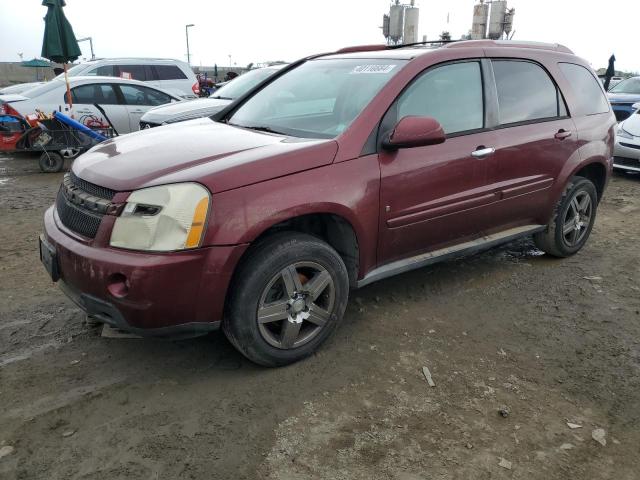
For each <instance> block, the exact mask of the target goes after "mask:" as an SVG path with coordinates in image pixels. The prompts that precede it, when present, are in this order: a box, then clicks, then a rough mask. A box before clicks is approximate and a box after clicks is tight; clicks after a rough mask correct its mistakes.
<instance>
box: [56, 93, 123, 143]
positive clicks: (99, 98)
mask: <svg viewBox="0 0 640 480" xmlns="http://www.w3.org/2000/svg"><path fill="white" fill-rule="evenodd" d="M65 98H66V92H65ZM71 98H72V99H73V112H74V116H75V119H76V120H77V121H79V122H80V123H82V124H83V125H86V126H87V127H89V128H106V127H108V126H109V121H110V122H111V123H112V124H113V127H114V128H115V129H116V131H117V132H118V133H128V132H129V131H130V130H129V113H128V112H127V108H126V107H125V106H124V105H122V104H121V103H120V101H119V98H118V94H117V91H116V90H115V88H114V86H113V85H112V84H108V83H88V84H85V85H79V86H77V87H75V88H72V89H71ZM65 102H66V100H65ZM95 104H98V105H100V106H101V107H102V109H103V110H104V112H105V113H106V115H107V117H108V120H109V121H107V119H106V118H105V117H104V115H103V114H102V112H101V111H100V110H98V109H97V108H96V107H95Z"/></svg>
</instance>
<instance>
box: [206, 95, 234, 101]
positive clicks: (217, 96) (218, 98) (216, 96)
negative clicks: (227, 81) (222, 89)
mask: <svg viewBox="0 0 640 480" xmlns="http://www.w3.org/2000/svg"><path fill="white" fill-rule="evenodd" d="M211 98H215V99H216V100H233V98H231V97H221V96H220V95H214V96H213V97H211Z"/></svg>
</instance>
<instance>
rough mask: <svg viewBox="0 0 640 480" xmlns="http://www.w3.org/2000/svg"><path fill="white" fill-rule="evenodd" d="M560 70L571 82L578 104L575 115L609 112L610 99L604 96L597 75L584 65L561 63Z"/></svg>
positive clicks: (574, 109)
mask: <svg viewBox="0 0 640 480" xmlns="http://www.w3.org/2000/svg"><path fill="white" fill-rule="evenodd" d="M558 66H559V67H560V70H561V71H562V73H563V74H564V76H565V77H566V78H567V80H568V81H569V83H570V84H571V88H572V89H573V92H574V93H575V98H576V104H575V105H574V106H573V109H572V110H573V111H572V112H571V113H572V114H573V115H595V114H598V113H607V112H609V101H608V100H607V98H606V97H605V96H604V92H603V91H602V88H600V83H599V82H598V80H596V77H594V76H593V74H592V73H591V72H590V71H589V70H588V69H587V68H585V67H583V66H582V65H576V64H575V63H559V64H558Z"/></svg>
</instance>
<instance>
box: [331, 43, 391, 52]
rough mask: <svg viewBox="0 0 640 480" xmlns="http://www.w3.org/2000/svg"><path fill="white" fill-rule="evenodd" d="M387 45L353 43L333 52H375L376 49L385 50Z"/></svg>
mask: <svg viewBox="0 0 640 480" xmlns="http://www.w3.org/2000/svg"><path fill="white" fill-rule="evenodd" d="M388 48H389V46H388V45H384V44H373V45H354V46H353V47H344V48H341V49H340V50H336V52H335V53H352V52H375V51H378V50H387V49H388Z"/></svg>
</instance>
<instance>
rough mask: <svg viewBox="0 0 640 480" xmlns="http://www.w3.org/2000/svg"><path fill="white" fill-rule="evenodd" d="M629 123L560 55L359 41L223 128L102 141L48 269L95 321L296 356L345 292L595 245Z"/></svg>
mask: <svg viewBox="0 0 640 480" xmlns="http://www.w3.org/2000/svg"><path fill="white" fill-rule="evenodd" d="M615 125H616V121H615V117H614V115H613V113H612V112H611V109H610V106H609V103H608V102H607V99H606V97H605V92H604V91H603V89H602V87H601V86H600V83H599V82H598V81H597V78H596V76H595V75H594V72H593V71H592V69H591V68H590V67H589V64H588V63H587V62H586V61H585V60H582V59H580V58H578V57H576V56H575V55H574V54H573V53H572V52H571V51H570V50H569V49H567V48H566V47H564V46H561V45H549V44H539V43H527V42H512V41H490V40H480V41H463V42H456V43H450V44H447V45H445V46H440V47H417V46H414V47H404V48H392V47H391V48H389V47H382V46H363V47H351V48H347V49H343V50H341V51H338V52H336V53H332V54H324V55H316V56H314V57H309V58H305V59H303V60H300V61H298V62H296V63H293V64H291V65H289V66H287V67H286V68H283V69H282V70H280V71H279V72H277V73H276V74H275V75H274V76H273V77H271V78H270V79H269V81H267V82H266V83H263V84H261V85H260V86H259V87H257V88H255V89H254V90H253V91H251V92H248V93H247V94H246V95H244V96H242V97H241V98H239V99H237V100H236V101H234V102H233V103H232V104H230V105H229V106H228V107H226V108H225V109H224V110H222V111H221V112H219V113H217V114H216V115H215V116H213V117H210V118H204V119H198V120H193V121H188V122H185V123H181V124H176V125H171V126H166V127H160V128H154V129H150V130H146V131H142V132H137V133H133V134H130V135H125V136H122V137H120V138H115V139H112V140H108V141H106V142H104V143H102V144H100V145H97V146H96V147H94V148H93V149H91V150H90V151H88V152H87V153H85V154H84V155H82V156H81V157H79V158H78V159H77V160H76V161H75V163H74V164H73V167H72V170H71V171H70V172H69V173H68V174H66V175H65V177H64V180H63V183H62V185H61V187H60V190H59V192H58V195H57V199H56V202H55V205H53V206H52V207H51V208H49V209H48V210H47V212H46V214H45V217H44V223H45V233H44V234H43V235H42V236H41V237H40V257H41V260H42V262H43V263H44V265H45V267H46V269H47V271H48V272H49V274H50V275H51V277H52V279H53V280H54V281H59V283H60V286H61V288H62V289H63V291H64V292H65V293H66V294H67V295H68V296H70V297H71V299H73V300H74V301H75V302H76V303H77V304H78V305H79V306H80V307H81V308H82V309H84V310H85V311H86V312H87V314H88V315H89V316H90V317H92V318H94V319H95V320H97V321H99V322H103V323H107V324H110V325H112V326H115V327H117V328H120V329H124V330H127V331H131V332H134V333H137V334H147V335H162V336H168V335H181V336H186V335H195V334H204V333H206V332H209V331H211V330H214V329H217V328H219V327H221V328H222V330H223V331H224V333H225V334H226V336H227V337H228V338H229V340H230V341H231V342H232V343H233V345H235V347H237V349H238V350H240V352H242V353H243V354H244V355H245V356H247V357H248V358H249V359H251V360H252V361H254V362H257V363H259V364H262V365H267V366H277V365H284V364H288V363H291V362H294V361H297V360H299V359H301V358H303V357H305V356H307V355H309V354H311V353H312V352H313V351H314V350H316V349H317V348H318V347H319V345H320V344H321V343H322V342H324V341H325V340H326V339H327V337H329V335H331V333H332V332H333V331H334V330H335V329H336V327H337V326H338V324H339V322H340V321H341V319H342V317H343V314H344V312H345V308H346V305H347V298H348V295H349V291H350V289H352V288H358V287H362V286H364V285H367V284H370V283H371V282H375V281H377V280H380V279H383V278H386V277H389V276H390V275H395V274H398V273H401V272H406V271H408V270H411V269H414V268H419V267H423V266H425V265H429V264H432V263H434V262H437V261H440V260H443V259H447V258H451V257H454V256H460V255H464V254H469V253H473V252H477V251H479V250H482V249H486V248H488V247H492V246H495V245H498V244H501V243H505V242H509V241H512V240H514V239H516V238H519V237H524V236H531V235H532V236H533V239H534V241H535V243H536V244H537V246H538V247H539V248H540V249H542V250H543V251H545V252H546V253H547V254H549V255H552V256H555V257H567V256H569V255H573V254H574V253H576V252H577V251H578V250H580V249H581V248H582V246H583V245H584V244H585V242H586V241H587V239H588V237H589V234H590V232H591V229H592V228H593V225H594V221H595V218H596V209H597V206H598V202H599V201H600V199H601V198H602V195H603V191H604V189H605V186H606V184H607V181H608V179H609V176H610V172H611V168H612V148H613V141H614V135H615V129H614V127H615Z"/></svg>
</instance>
